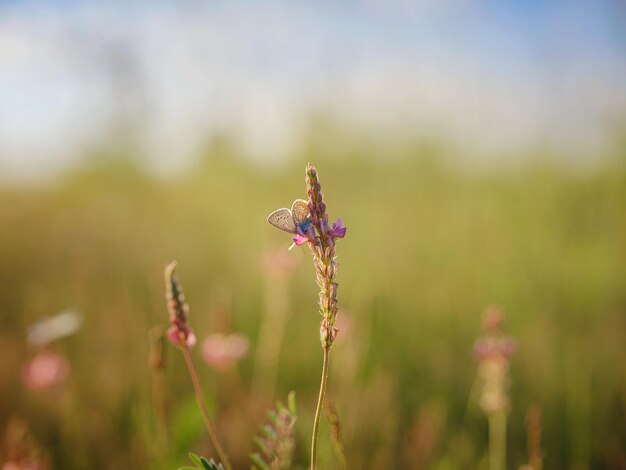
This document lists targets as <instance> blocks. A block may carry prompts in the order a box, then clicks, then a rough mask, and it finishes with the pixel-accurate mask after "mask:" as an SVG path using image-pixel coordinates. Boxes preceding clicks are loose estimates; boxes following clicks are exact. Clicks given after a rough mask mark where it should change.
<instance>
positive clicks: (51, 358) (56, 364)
mask: <svg viewBox="0 0 626 470" xmlns="http://www.w3.org/2000/svg"><path fill="white" fill-rule="evenodd" d="M69 373H70V366H69V364H68V362H67V360H66V359H65V358H64V357H63V356H62V355H61V354H59V353H56V352H54V351H42V352H40V353H38V354H37V355H36V356H35V357H33V358H32V359H31V360H30V361H29V362H28V363H27V364H26V365H25V366H24V368H23V369H22V381H23V382H24V385H25V386H26V387H27V388H29V389H31V390H36V391H40V390H48V389H52V388H56V387H59V386H60V385H62V384H63V383H64V382H65V380H66V379H67V377H68V376H69Z"/></svg>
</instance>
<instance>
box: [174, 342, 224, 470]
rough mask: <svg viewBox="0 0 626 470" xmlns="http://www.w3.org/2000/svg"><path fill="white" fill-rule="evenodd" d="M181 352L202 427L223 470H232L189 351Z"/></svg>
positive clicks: (183, 349)
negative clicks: (205, 401)
mask: <svg viewBox="0 0 626 470" xmlns="http://www.w3.org/2000/svg"><path fill="white" fill-rule="evenodd" d="M180 350H181V351H182V352H183V356H184V357H185V362H186V364H187V369H189V375H190V376H191V381H192V382H193V389H194V392H195V394H196V401H197V402H198V408H200V414H201V415H202V419H203V421H204V425H205V427H206V429H207V431H208V432H209V437H210V438H211V442H213V447H215V450H216V451H217V455H218V456H219V458H220V460H221V461H222V464H223V465H224V469H225V470H232V467H231V466H230V461H229V460H228V456H227V455H226V452H224V448H223V447H222V444H221V443H220V440H219V438H218V437H217V430H216V429H215V425H214V424H213V421H212V420H211V417H210V416H209V411H208V410H207V408H206V404H205V403H204V395H203V393H202V385H201V384H200V378H199V376H198V372H197V371H196V367H195V366H194V365H193V361H192V360H191V354H190V353H189V349H187V348H184V347H183V348H180Z"/></svg>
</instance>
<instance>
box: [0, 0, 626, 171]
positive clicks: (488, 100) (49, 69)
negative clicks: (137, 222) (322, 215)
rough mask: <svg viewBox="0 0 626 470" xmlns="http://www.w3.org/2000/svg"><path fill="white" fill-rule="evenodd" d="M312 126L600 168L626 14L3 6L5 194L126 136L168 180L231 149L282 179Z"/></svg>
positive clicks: (579, 9) (613, 6)
mask: <svg viewBox="0 0 626 470" xmlns="http://www.w3.org/2000/svg"><path fill="white" fill-rule="evenodd" d="M315 115H324V116H329V117H330V118H332V119H333V120H334V121H335V122H338V123H341V124H342V125H345V126H346V128H350V129H352V130H355V132H363V133H364V135H372V136H374V138H377V139H380V140H382V141H393V140H402V139H407V138H412V137H416V136H417V137H419V136H429V135H436V136H438V137H440V138H444V139H446V140H447V141H450V142H454V143H455V144H456V145H457V146H458V147H459V148H467V149H472V152H468V153H471V154H472V155H476V154H483V155H486V156H488V158H495V159H497V158H506V157H504V156H505V155H515V154H522V153H523V152H524V151H525V150H527V149H533V148H536V147H537V146H538V145H543V146H548V147H550V148H554V149H556V150H557V151H560V152H562V153H563V154H566V155H569V156H571V157H570V158H571V159H572V160H573V161H581V160H582V161H593V160H594V159H596V158H598V155H600V154H602V153H603V152H606V151H607V150H610V149H611V147H612V146H614V145H615V142H616V136H618V135H619V133H620V131H623V129H624V125H623V124H624V122H626V120H625V119H624V118H626V4H624V3H623V2H621V1H619V0H596V1H587V2H582V1H577V0H572V1H560V0H556V1H552V2H543V1H535V0H528V1H522V0H519V1H513V0H509V1H471V0H457V1H455V0H438V1H437V0H417V1H410V0H390V1H383V0H367V1H345V2H330V1H317V2H304V1H290V2H286V1H285V2H279V1H259V0H257V1H241V0H233V1H228V2H226V1H208V0H202V1H200V0H193V1H190V0H178V1H175V2H165V1H160V0H139V1H134V2H129V1H117V0H112V1H107V2H97V1H88V0H73V1H53V0H48V1H41V0H40V1H4V2H3V1H1V0H0V174H3V175H4V176H5V178H14V177H15V178H29V177H33V176H37V175H41V174H49V173H54V172H57V171H61V170H62V169H64V168H66V167H68V166H70V165H71V164H73V163H74V162H76V161H77V160H79V159H80V158H82V157H83V156H84V155H85V154H86V153H88V152H89V149H92V148H94V146H97V145H98V144H100V143H103V142H105V143H111V142H112V141H115V140H119V139H120V138H121V137H120V136H122V135H128V133H130V134H132V135H133V138H134V139H135V141H136V145H137V148H138V149H140V150H141V152H140V153H141V154H142V155H143V158H144V159H145V161H146V163H147V164H148V165H149V166H152V167H155V168H165V169H167V168H170V167H185V166H186V165H191V164H192V163H193V161H194V158H196V157H197V155H198V152H199V151H200V150H201V148H202V146H203V145H205V144H206V142H207V140H208V138H209V137H210V136H211V135H215V134H220V133H229V134H230V135H233V136H235V137H236V141H237V142H238V144H239V145H240V147H241V150H242V152H243V153H245V154H246V155H248V156H249V158H251V159H254V160H257V161H261V162H268V161H272V162H278V163H280V162H283V161H286V160H288V159H289V158H290V156H291V155H293V154H294V152H295V151H296V150H297V148H298V146H299V145H301V142H302V136H303V134H304V132H306V129H307V126H308V124H309V123H310V122H311V117H312V116H315ZM468 158H469V157H468ZM472 158H474V157H472ZM0 178H2V176H0Z"/></svg>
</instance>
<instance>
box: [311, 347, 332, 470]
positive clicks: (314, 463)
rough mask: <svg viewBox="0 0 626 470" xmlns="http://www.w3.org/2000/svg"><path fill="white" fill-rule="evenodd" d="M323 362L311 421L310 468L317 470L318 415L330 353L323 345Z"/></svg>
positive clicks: (321, 403) (324, 390) (323, 393)
mask: <svg viewBox="0 0 626 470" xmlns="http://www.w3.org/2000/svg"><path fill="white" fill-rule="evenodd" d="M322 349H323V350H324V364H323V365H322V380H321V382H320V394H319V397H318V398H317V409H316V410H315V420H314V421H313V438H312V441H311V470H317V441H318V434H319V425H320V417H321V416H322V407H323V405H324V396H325V395H326V383H327V381H328V359H329V353H330V347H329V346H323V348H322Z"/></svg>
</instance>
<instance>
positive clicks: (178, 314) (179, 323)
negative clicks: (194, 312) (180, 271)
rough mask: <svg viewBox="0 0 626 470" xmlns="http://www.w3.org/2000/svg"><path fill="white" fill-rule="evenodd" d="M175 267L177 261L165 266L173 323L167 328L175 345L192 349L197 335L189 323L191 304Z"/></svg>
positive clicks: (169, 336) (168, 305)
mask: <svg viewBox="0 0 626 470" xmlns="http://www.w3.org/2000/svg"><path fill="white" fill-rule="evenodd" d="M175 269H176V261H172V262H171V263H170V264H168V265H167V266H166V268H165V284H166V288H167V294H166V298H167V309H168V311H169V314H170V325H171V326H170V328H169V329H168V330H167V337H168V339H169V340H170V341H171V342H172V343H173V344H174V345H175V346H178V347H180V348H187V349H190V348H192V347H193V346H194V345H195V344H196V335H195V334H194V332H193V331H192V330H191V328H190V327H189V325H188V324H187V314H188V313H189V306H188V305H187V303H186V302H185V295H184V294H183V291H182V288H181V286H180V284H179V283H178V279H177V277H176V276H175V275H174V270H175Z"/></svg>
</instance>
